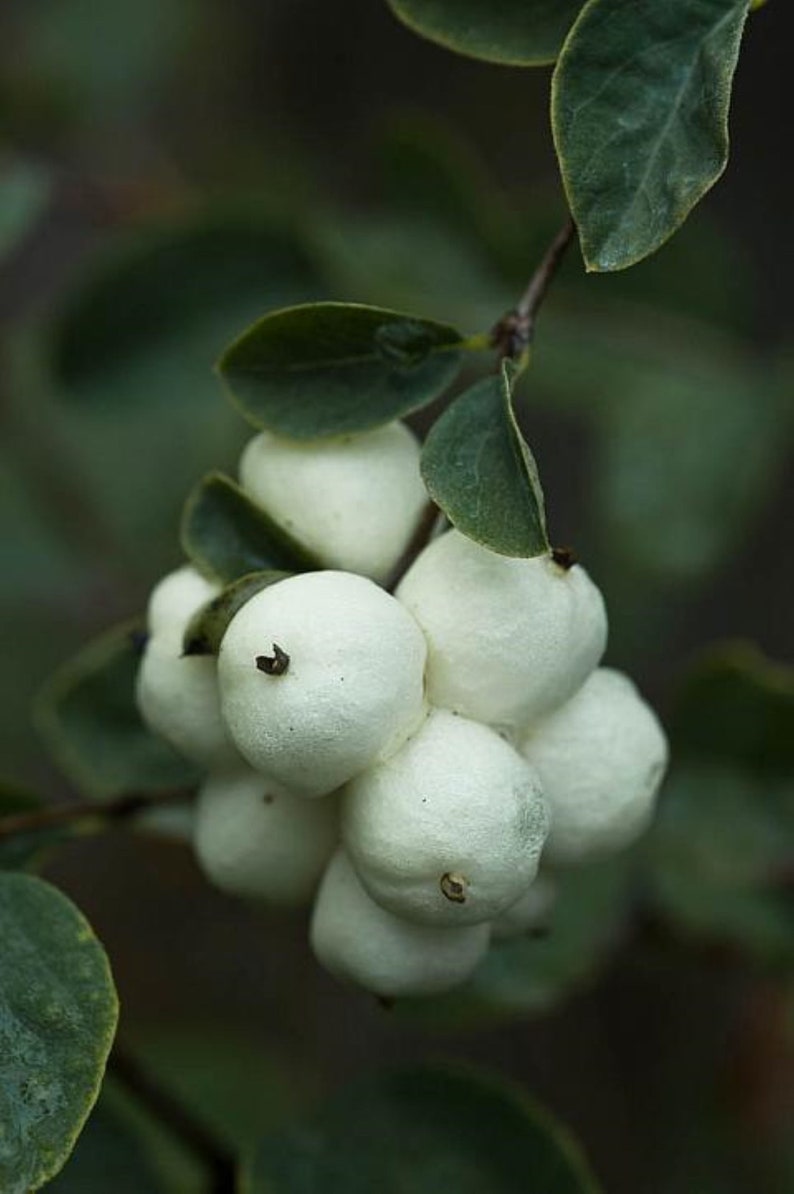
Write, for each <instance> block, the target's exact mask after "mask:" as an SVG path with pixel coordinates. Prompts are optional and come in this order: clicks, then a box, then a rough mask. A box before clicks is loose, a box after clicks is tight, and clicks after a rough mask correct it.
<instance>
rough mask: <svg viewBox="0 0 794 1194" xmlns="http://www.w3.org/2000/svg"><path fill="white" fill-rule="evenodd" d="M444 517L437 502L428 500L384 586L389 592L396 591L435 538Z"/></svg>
mask: <svg viewBox="0 0 794 1194" xmlns="http://www.w3.org/2000/svg"><path fill="white" fill-rule="evenodd" d="M443 519H444V515H443V513H442V511H441V510H439V508H438V506H437V505H436V504H435V502H431V501H428V503H427V505H426V506H425V508H424V510H423V511H422V516H421V518H420V519H419V522H418V523H417V524H416V530H415V531H414V533H413V535H412V536H411V539H410V542H409V544H408V546H407V547H406V549H405V551H404V552H403V553H402V555H401V556H400V558H399V560H398V561H397V563H396V564H395V565H394V568H393V569H392V571H391V575H390V576H389V578H388V580H387V581H386V582H385V584H384V586H383V587H384V588H385V589H386V591H387V592H389V593H393V592H394V590H395V589H396V588H397V585H398V584H399V583H400V581H401V580H402V578H403V577H404V576H405V574H406V572H407V571H408V569H409V568H410V567H411V564H413V562H414V560H415V559H416V557H417V556H418V555H419V553H420V552H421V551H422V550H423V549H424V548H425V547H426V546H427V544H428V543H429V542H430V540H431V539H432V538H433V533H434V532H435V530H436V527H437V526H438V523H439V521H443Z"/></svg>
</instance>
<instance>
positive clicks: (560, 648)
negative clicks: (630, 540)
mask: <svg viewBox="0 0 794 1194" xmlns="http://www.w3.org/2000/svg"><path fill="white" fill-rule="evenodd" d="M397 596H398V598H399V599H400V601H402V602H403V604H404V605H405V606H406V607H407V608H408V609H409V610H410V611H411V613H412V614H413V616H414V617H415V618H416V620H417V622H418V623H419V625H420V626H421V627H422V629H423V630H424V632H425V636H426V637H427V640H428V649H429V653H428V672H427V680H428V697H429V699H430V701H431V702H432V703H433V704H436V705H441V706H443V707H444V708H447V709H453V710H455V711H456V712H458V713H462V714H463V715H464V716H466V717H471V718H474V719H475V720H477V721H483V722H486V723H488V724H490V725H496V726H502V727H506V728H518V727H520V726H521V725H522V724H523V725H526V724H527V723H528V722H530V721H531V720H532V719H533V718H536V717H538V716H541V715H542V714H544V713H547V712H548V711H549V710H551V709H554V708H556V706H558V705H560V704H562V703H563V702H564V701H566V700H567V699H568V697H570V696H572V695H573V693H574V692H575V691H576V689H577V688H578V687H579V686H580V685H581V684H582V682H583V681H584V680H585V678H586V677H587V676H588V675H589V674H590V672H591V671H592V670H593V668H595V667H596V665H597V664H598V661H599V660H600V658H601V656H602V654H603V651H604V647H605V645H606V636H607V621H606V613H605V610H604V602H603V599H602V597H601V594H600V592H599V590H598V589H597V588H596V586H595V585H594V584H593V582H592V581H591V580H590V578H589V576H588V575H587V573H586V572H585V571H584V569H583V568H581V567H580V566H579V565H574V566H573V567H570V568H564V567H562V566H560V565H558V564H556V563H555V562H554V561H553V560H552V558H551V557H550V556H538V557H536V558H534V559H529V560H527V559H511V558H508V557H507V556H501V555H497V554H496V553H495V552H492V551H488V550H487V549H486V548H484V547H480V546H479V545H478V544H476V543H473V542H472V541H471V540H470V539H467V538H466V537H465V536H464V535H461V534H460V533H459V532H458V531H449V532H447V533H446V534H445V535H441V536H440V537H439V538H438V539H436V540H435V541H434V542H433V543H431V544H430V545H429V546H428V547H426V548H425V550H424V551H423V552H422V553H421V555H420V556H419V557H418V559H417V560H416V561H415V563H414V564H413V566H412V567H411V568H410V570H409V571H408V572H407V574H406V575H405V577H404V578H403V580H402V582H401V584H400V586H399V588H398V590H397Z"/></svg>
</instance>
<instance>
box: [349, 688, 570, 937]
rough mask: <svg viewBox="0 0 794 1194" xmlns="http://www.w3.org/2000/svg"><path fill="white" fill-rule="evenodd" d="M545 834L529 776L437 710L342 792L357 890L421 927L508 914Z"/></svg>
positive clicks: (498, 744)
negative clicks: (359, 886) (362, 889)
mask: <svg viewBox="0 0 794 1194" xmlns="http://www.w3.org/2000/svg"><path fill="white" fill-rule="evenodd" d="M547 828H548V818H547V812H546V806H545V803H544V801H543V797H542V794H541V788H540V782H539V780H538V777H537V774H536V773H535V771H534V770H533V769H532V768H531V767H530V766H528V765H527V763H526V762H525V761H524V760H523V759H522V758H521V757H520V755H519V754H518V753H517V752H516V751H515V750H513V748H512V747H511V746H509V745H508V744H507V743H506V742H505V741H503V739H502V738H501V737H500V736H499V735H498V734H497V733H495V731H493V730H491V729H489V728H488V727H487V726H484V725H480V724H478V723H477V722H472V721H467V720H466V719H464V718H462V717H458V716H456V715H455V714H453V713H448V712H446V711H444V710H435V711H433V712H431V713H430V715H429V717H428V719H427V720H426V722H425V723H424V725H423V726H422V728H421V729H420V730H419V731H418V732H417V733H416V734H415V735H414V736H413V737H412V738H411V739H410V740H409V741H408V742H407V743H406V745H405V746H404V747H403V748H402V750H400V751H399V752H398V753H397V754H395V755H394V756H393V757H392V758H391V759H389V760H388V761H387V762H386V763H382V764H380V765H379V766H375V767H372V768H370V769H369V770H368V771H366V772H364V773H363V774H361V775H359V776H358V777H357V778H355V779H354V780H352V781H351V782H350V783H349V784H348V785H347V787H346V788H345V791H344V795H343V806H342V836H343V841H344V844H345V846H346V848H347V850H348V852H349V854H350V857H351V860H352V862H353V864H354V866H355V868H356V870H357V872H358V874H359V876H360V878H361V882H362V883H363V885H364V887H365V888H366V889H367V891H368V892H369V894H370V895H371V896H372V898H373V899H375V900H376V901H377V902H378V903H379V904H381V905H382V906H383V907H384V908H387V909H389V911H391V912H394V913H395V914H396V915H398V916H401V917H405V918H406V919H408V920H412V921H416V922H418V923H422V924H428V925H437V926H451V925H470V924H479V923H482V922H483V921H487V920H491V919H492V918H493V917H494V916H496V915H498V914H499V913H500V912H501V911H502V910H503V909H505V908H507V907H509V905H510V904H512V903H513V902H514V901H515V900H516V899H518V897H519V896H520V895H521V893H522V892H523V891H524V889H525V888H526V887H528V886H529V884H530V883H531V882H532V880H533V879H534V877H535V874H536V871H537V866H538V858H539V855H540V851H541V848H542V846H543V842H544V840H545V837H546V832H547Z"/></svg>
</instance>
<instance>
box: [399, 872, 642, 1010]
mask: <svg viewBox="0 0 794 1194" xmlns="http://www.w3.org/2000/svg"><path fill="white" fill-rule="evenodd" d="M634 870H635V861H634V859H633V857H632V856H631V855H623V856H622V857H621V858H618V859H615V858H611V859H609V860H608V861H606V862H599V863H592V864H589V865H588V866H580V867H576V868H575V869H573V870H570V871H565V872H560V873H559V874H558V875H555V882H556V883H557V886H558V899H557V902H556V904H555V906H554V912H553V914H552V917H551V921H550V924H549V930H548V932H547V933H546V934H545V935H543V936H533V935H531V934H526V935H524V936H518V937H512V938H510V939H508V940H505V941H495V942H494V943H493V944H492V946H491V949H490V950H489V952H488V955H487V957H486V958H485V960H484V962H483V963H482V964H481V965H480V966H479V967H478V968H477V970H476V971H475V972H474V975H473V976H472V978H471V980H470V982H468V983H467V984H466V986H464V987H461V988H460V989H459V990H457V991H453V992H451V993H450V994H449V995H440V996H437V997H435V998H433V999H415V1000H406V1001H405V1002H400V1003H398V1004H397V1009H396V1010H397V1013H398V1015H400V1016H405V1017H406V1018H407V1019H409V1020H411V1021H414V1022H418V1023H420V1024H424V1025H427V1026H428V1027H429V1028H431V1029H433V1030H434V1031H444V1032H449V1031H452V1032H456V1031H460V1030H461V1029H470V1028H482V1027H483V1026H487V1025H489V1024H494V1023H497V1024H498V1023H501V1022H502V1021H506V1020H511V1019H516V1018H518V1017H526V1016H528V1015H537V1014H538V1013H540V1012H544V1011H546V1010H547V1009H548V1008H550V1007H553V1006H554V1005H555V1004H557V1003H559V1002H560V1001H561V1000H563V999H566V998H568V997H569V996H571V995H572V994H573V993H574V992H575V991H577V990H578V989H579V988H580V987H582V986H584V985H585V984H586V983H587V982H588V980H591V979H592V977H593V975H594V974H595V973H596V972H597V971H598V968H599V965H602V964H603V963H604V962H605V961H606V959H607V958H608V957H609V954H610V950H611V948H612V947H613V946H614V945H615V943H616V941H617V939H618V938H619V936H620V931H621V928H622V926H623V924H624V922H625V920H626V915H627V912H628V909H629V897H630V882H631V878H632V875H633V873H634Z"/></svg>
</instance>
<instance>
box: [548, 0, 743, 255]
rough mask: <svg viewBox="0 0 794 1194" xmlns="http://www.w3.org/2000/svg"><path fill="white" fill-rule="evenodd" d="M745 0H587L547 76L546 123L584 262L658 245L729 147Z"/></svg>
mask: <svg viewBox="0 0 794 1194" xmlns="http://www.w3.org/2000/svg"><path fill="white" fill-rule="evenodd" d="M747 7H748V6H747V0H665V2H664V3H659V2H658V0H588V3H587V4H585V6H584V8H583V9H582V12H581V14H580V15H579V18H578V19H577V21H576V23H575V25H574V26H573V29H572V30H571V32H570V34H569V36H568V38H567V40H566V42H565V45H564V47H563V50H562V53H561V54H560V58H559V62H558V64H557V68H556V71H555V74H554V79H553V83H552V125H553V130H554V140H555V144H556V147H557V155H558V157H559V160H560V168H561V170H562V175H563V181H564V183H565V189H566V191H567V194H568V202H569V204H570V208H571V212H572V213H573V216H574V219H575V220H576V224H577V227H578V229H579V239H580V242H581V245H582V252H583V254H584V258H585V262H586V265H587V268H588V269H590V270H615V269H625V268H626V266H629V265H633V264H634V263H635V262H637V261H641V260H642V258H643V257H647V256H648V254H650V253H653V252H654V250H656V249H658V248H659V246H660V245H662V244H663V243H664V242H665V241H666V240H667V239H668V237H670V236H672V234H673V233H674V232H675V230H676V229H677V228H678V227H679V225H680V224H682V223H683V221H684V220H685V219H686V217H687V215H688V213H689V211H690V210H691V209H692V208H693V207H694V206H695V204H696V203H697V202H698V200H699V199H700V198H701V197H702V196H703V195H704V194H705V192H706V191H707V190H708V189H709V188H710V187H711V186H712V185H713V184H714V183H715V182H716V180H717V179H718V178H719V176H720V174H721V173H722V171H723V170H724V168H725V164H726V162H727V159H728V108H729V104H730V96H731V84H732V80H733V73H734V70H735V68H736V62H737V58H738V54H739V44H740V41H741V36H742V30H743V28H744V22H745V18H746V16H747Z"/></svg>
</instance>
